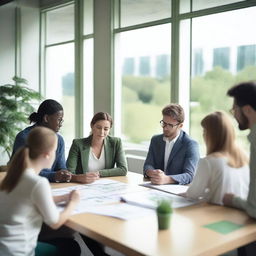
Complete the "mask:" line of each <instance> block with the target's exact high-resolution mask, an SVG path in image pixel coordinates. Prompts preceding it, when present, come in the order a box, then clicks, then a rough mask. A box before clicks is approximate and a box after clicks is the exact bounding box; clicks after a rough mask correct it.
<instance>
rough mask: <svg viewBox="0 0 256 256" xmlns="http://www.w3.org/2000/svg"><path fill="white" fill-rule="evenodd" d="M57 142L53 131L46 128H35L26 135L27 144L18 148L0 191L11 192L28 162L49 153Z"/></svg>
mask: <svg viewBox="0 0 256 256" xmlns="http://www.w3.org/2000/svg"><path fill="white" fill-rule="evenodd" d="M56 141H57V136H56V134H55V133H54V131H52V130H50V129H49V128H46V127H36V128H34V129H33V130H31V132H30V133H29V135H28V138H27V144H26V146H25V147H22V148H20V149H19V150H18V151H17V152H16V153H15V154H14V156H13V158H12V160H11V162H10V163H9V165H8V170H7V174H6V176H5V178H4V179H3V181H2V183H1V185H0V190H3V191H6V192H7V193H9V192H11V191H12V190H13V189H14V188H15V187H16V186H17V184H18V182H19V180H20V178H21V176H22V174H23V172H24V171H25V169H26V168H28V166H29V160H30V159H31V160H35V159H37V158H38V157H39V156H40V155H41V154H43V153H47V152H50V151H51V150H52V149H53V147H54V146H55V143H56Z"/></svg>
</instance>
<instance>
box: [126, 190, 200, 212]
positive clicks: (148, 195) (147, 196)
mask: <svg viewBox="0 0 256 256" xmlns="http://www.w3.org/2000/svg"><path fill="white" fill-rule="evenodd" d="M121 199H122V201H124V202H126V203H129V204H134V205H138V206H141V207H147V208H151V209H156V207H157V205H158V202H159V201H160V200H162V199H166V200H169V201H170V202H171V204H172V208H181V207H186V206H190V205H193V204H196V203H198V201H197V200H192V199H189V198H185V197H182V196H178V195H174V194H170V193H165V192H162V191H158V190H147V191H143V192H137V193H129V194H125V195H122V196H121Z"/></svg>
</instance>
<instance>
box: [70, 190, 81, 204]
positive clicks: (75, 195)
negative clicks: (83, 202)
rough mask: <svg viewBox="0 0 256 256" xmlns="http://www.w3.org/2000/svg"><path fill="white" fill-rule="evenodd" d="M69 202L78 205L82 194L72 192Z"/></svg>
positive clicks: (76, 191) (75, 191)
mask: <svg viewBox="0 0 256 256" xmlns="http://www.w3.org/2000/svg"><path fill="white" fill-rule="evenodd" d="M69 200H70V201H72V202H75V203H78V202H79V200H80V193H79V191H78V190H72V191H71V192H70V194H69Z"/></svg>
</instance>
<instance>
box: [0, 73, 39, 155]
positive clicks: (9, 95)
mask: <svg viewBox="0 0 256 256" xmlns="http://www.w3.org/2000/svg"><path fill="white" fill-rule="evenodd" d="M13 81H14V82H15V84H5V85H1V86H0V113H1V114H0V147H1V148H3V150H4V151H5V152H6V153H7V154H8V156H9V157H10V156H11V152H12V147H13V143H14V139H15V136H16V134H17V133H18V132H19V131H20V130H21V129H22V128H23V125H24V124H27V122H28V117H29V115H30V114H31V113H32V112H33V111H34V107H33V105H32V100H39V99H40V98H41V97H40V94H39V93H38V92H36V91H34V90H32V89H30V88H28V87H26V86H24V85H26V84H27V81H26V80H25V79H24V78H20V77H16V76H15V77H13Z"/></svg>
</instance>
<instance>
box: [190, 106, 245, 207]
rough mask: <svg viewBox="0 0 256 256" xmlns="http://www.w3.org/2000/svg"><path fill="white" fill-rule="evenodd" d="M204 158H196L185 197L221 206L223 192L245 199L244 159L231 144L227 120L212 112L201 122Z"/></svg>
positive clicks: (233, 136) (232, 129)
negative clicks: (194, 173)
mask: <svg viewBox="0 0 256 256" xmlns="http://www.w3.org/2000/svg"><path fill="white" fill-rule="evenodd" d="M201 126H202V127H203V137H204V141H205V144H206V149H207V156H206V157H204V158H202V159H200V161H199V163H198V167H197V171H196V175H195V177H194V179H193V181H192V183H191V184H190V186H189V188H188V190H187V197H190V198H194V199H204V200H206V201H208V202H211V203H215V204H222V198H223V196H224V194H225V193H233V194H235V195H237V196H239V197H242V198H246V197H247V194H248V186H249V167H248V158H247V156H246V155H245V153H244V152H243V151H242V150H241V149H239V148H238V147H237V145H236V144H235V131H234V128H233V125H232V122H231V119H230V118H229V116H228V115H227V114H225V113H224V112H220V111H216V112H213V113H211V114H209V115H207V116H206V117H205V118H204V119H203V120H202V121H201Z"/></svg>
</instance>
